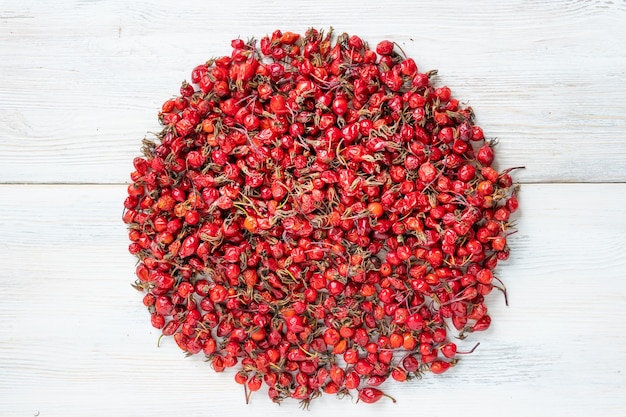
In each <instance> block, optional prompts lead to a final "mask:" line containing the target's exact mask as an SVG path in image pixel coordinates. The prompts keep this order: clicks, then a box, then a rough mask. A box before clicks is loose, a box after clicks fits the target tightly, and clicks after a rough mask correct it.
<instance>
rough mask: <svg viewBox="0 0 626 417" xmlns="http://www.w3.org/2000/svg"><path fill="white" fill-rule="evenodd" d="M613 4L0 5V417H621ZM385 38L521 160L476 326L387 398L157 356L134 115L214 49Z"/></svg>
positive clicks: (619, 165) (623, 324)
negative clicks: (303, 397)
mask: <svg viewBox="0 0 626 417" xmlns="http://www.w3.org/2000/svg"><path fill="white" fill-rule="evenodd" d="M625 22H626V2H625V1H624V0H613V1H600V0H589V1H584V0H578V1H574V0H570V1H567V0H562V1H529V2H523V1H500V0H492V1H481V2H468V1H464V0H456V1H447V2H440V1H429V2H418V1H410V0H404V1H388V2H386V1H378V2H367V3H366V2H361V1H356V0H343V1H336V0H332V1H330V0H317V1H307V2H302V3H297V2H295V1H294V2H291V1H288V0H273V1H264V2H260V1H259V2H256V1H253V0H247V1H244V0H230V1H181V2H175V1H157V0H146V1H125V0H75V1H70V0H66V1H51V0H46V1H43V0H32V1H31V0H20V1H15V0H0V249H1V250H0V416H2V417H4V416H11V417H13V416H17V417H20V416H42V417H47V416H155V415H160V416H174V415H177V416H178V415H184V416H188V417H193V416H224V415H233V416H245V415H248V416H293V415H299V414H300V413H302V414H303V415H309V416H321V415H326V416H330V415H337V414H339V413H341V414H343V415H345V416H351V415H359V416H373V415H398V416H401V415H408V414H409V413H411V415H417V416H449V415H464V416H481V417H490V416H572V417H573V416H589V415H593V416H619V415H625V414H626V254H625V253H626V250H625V248H626V208H625V206H626V29H625V28H624V26H625V25H624V23H625ZM330 25H332V26H333V27H334V28H335V30H336V31H338V32H339V33H341V32H343V31H345V32H348V33H351V34H352V33H354V34H359V35H361V36H362V37H364V38H365V39H367V40H369V41H370V43H371V44H375V43H376V42H378V41H379V40H381V39H383V38H389V39H391V40H394V41H396V42H398V43H399V44H400V45H401V46H402V48H403V49H404V50H405V51H406V52H407V54H408V55H410V56H412V57H414V58H415V59H416V61H417V63H418V65H419V66H420V67H421V68H423V69H433V68H437V69H439V73H440V76H439V79H438V82H439V83H440V84H444V83H445V84H447V85H449V86H450V87H451V88H452V90H453V93H454V94H455V96H456V97H458V98H460V99H463V100H467V101H469V103H470V104H471V105H472V106H473V108H474V109H475V111H476V113H477V116H478V122H479V124H481V125H482V126H483V127H484V130H485V132H486V133H487V134H488V135H489V136H491V137H498V138H499V140H500V145H499V146H498V148H497V158H498V160H499V162H500V166H501V167H507V166H518V165H524V166H526V168H527V169H526V170H524V171H519V172H517V179H518V180H519V181H520V182H522V192H521V195H520V199H521V210H520V215H519V223H518V224H519V230H520V231H519V233H518V234H516V235H515V236H514V237H512V238H511V246H512V256H511V259H510V261H508V262H507V263H505V264H503V265H502V266H500V267H499V276H500V277H502V279H503V280H504V281H505V282H506V284H507V286H508V288H509V293H510V306H509V307H505V306H504V305H503V302H502V299H501V298H500V297H497V296H495V295H494V297H493V298H492V299H491V307H490V310H491V311H492V313H493V317H494V323H493V325H492V327H491V328H490V329H489V330H488V331H487V332H484V333H482V334H474V335H472V336H471V337H470V338H469V340H468V341H467V344H468V345H471V344H473V343H474V342H475V341H478V340H479V341H481V345H480V347H479V349H478V350H477V351H476V352H475V353H474V354H473V355H470V356H469V357H466V358H464V360H463V361H462V362H461V363H460V364H459V366H458V367H456V368H455V369H453V370H452V371H451V372H449V373H447V374H445V375H442V376H434V375H429V376H427V377H425V378H424V379H423V380H421V381H415V382H413V383H407V384H389V385H388V386H387V387H386V388H387V390H388V391H389V392H391V393H392V394H393V395H394V396H395V397H396V398H397V400H398V402H397V404H392V403H391V402H388V401H387V402H386V401H381V402H380V403H378V404H375V405H371V406H370V405H365V404H355V403H354V401H353V400H350V399H344V400H341V401H340V400H337V399H335V398H334V397H329V396H325V397H324V398H323V399H321V400H316V401H315V402H314V403H313V404H312V407H311V410H310V411H309V412H304V411H299V410H298V408H297V407H298V406H297V403H296V402H295V401H286V402H285V403H283V405H281V406H277V405H274V404H272V403H271V402H270V401H269V399H267V397H266V396H265V394H262V393H258V394H255V395H253V398H252V403H251V404H250V405H247V406H246V405H245V404H244V395H243V393H242V392H241V387H239V386H236V385H235V383H234V382H233V381H232V373H226V374H215V373H214V372H213V371H212V370H211V369H210V367H209V366H208V365H207V364H206V363H204V362H202V360H201V358H186V359H185V358H183V355H182V353H181V352H180V351H179V349H178V348H177V347H176V346H175V345H174V342H173V341H172V340H171V339H167V340H166V341H165V342H164V343H162V345H161V347H160V348H157V346H156V341H157V337H158V332H157V331H155V330H154V329H152V328H151V326H150V324H149V319H148V314H147V312H146V311H145V309H144V307H143V306H142V305H141V297H140V295H139V294H138V293H136V292H135V291H134V290H133V289H132V288H131V287H130V285H129V283H130V282H131V281H132V280H133V276H134V275H133V271H134V258H133V257H132V256H130V255H129V254H128V253H127V250H126V247H127V243H128V242H127V237H126V229H125V226H124V225H123V224H122V222H121V212H122V201H123V198H124V195H125V188H126V187H125V182H126V181H127V178H128V173H129V172H130V171H131V169H132V165H131V161H132V158H133V157H134V156H136V155H138V152H139V147H140V141H141V139H142V138H143V137H144V135H145V134H146V132H147V131H156V130H158V128H159V127H158V124H157V121H156V112H157V109H158V108H159V107H160V104H161V102H162V101H164V100H165V99H166V98H168V97H170V96H171V95H173V94H175V93H176V92H177V90H178V86H179V83H180V82H181V81H182V80H183V79H185V78H188V76H189V71H190V70H191V68H193V67H194V66H195V65H196V64H198V63H200V62H203V61H205V60H206V59H207V58H209V57H211V56H215V55H221V54H225V53H228V52H229V41H230V40H231V39H232V38H235V37H238V36H241V37H244V38H246V37H248V36H252V35H254V36H255V37H257V38H259V37H261V36H262V35H264V34H266V33H271V31H273V30H274V29H276V28H281V29H283V30H292V31H298V32H303V31H304V30H306V28H307V27H310V26H315V27H319V28H325V27H328V26H330Z"/></svg>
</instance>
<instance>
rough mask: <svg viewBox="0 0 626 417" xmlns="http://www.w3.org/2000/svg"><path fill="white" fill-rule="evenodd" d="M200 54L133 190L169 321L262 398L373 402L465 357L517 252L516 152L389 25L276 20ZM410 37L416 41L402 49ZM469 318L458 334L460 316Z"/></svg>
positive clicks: (131, 215) (148, 260)
mask: <svg viewBox="0 0 626 417" xmlns="http://www.w3.org/2000/svg"><path fill="white" fill-rule="evenodd" d="M231 46H232V52H231V54H230V56H223V57H221V58H217V59H211V60H210V61H208V62H207V63H205V64H201V65H198V66H197V67H196V68H194V69H193V71H192V73H191V83H187V82H184V83H183V84H182V86H181V88H180V95H179V96H178V97H176V98H173V99H170V100H167V101H166V102H165V103H164V104H163V106H162V109H161V111H160V113H159V121H160V122H161V124H162V125H163V126H164V127H163V130H162V131H161V132H160V133H159V134H158V135H157V136H158V137H157V139H158V140H155V141H149V140H144V144H143V145H144V146H143V154H144V156H143V157H138V158H135V160H134V161H133V162H134V168H135V170H134V171H133V172H132V173H131V179H132V184H131V185H130V186H129V187H128V197H127V198H126V200H125V202H124V207H125V212H124V215H123V220H124V222H125V223H126V224H127V225H128V228H129V238H130V240H131V244H130V247H129V250H130V253H132V254H133V255H135V256H136V257H137V258H138V259H139V263H138V266H137V270H136V274H137V281H136V282H135V284H134V285H135V287H136V288H137V289H139V290H141V291H143V292H145V296H144V299H143V303H144V304H145V306H146V307H147V308H148V310H149V312H150V314H151V322H152V325H153V326H154V327H155V328H157V329H161V330H162V333H163V335H165V336H173V338H174V340H175V341H176V343H177V344H178V346H179V347H180V348H181V349H182V350H183V351H185V352H187V353H188V354H204V355H206V358H207V360H208V361H210V363H211V364H212V367H213V369H214V370H215V371H218V372H219V371H223V370H224V369H225V368H227V367H233V366H238V372H237V373H236V375H235V379H236V381H237V382H238V383H240V384H244V387H245V389H246V393H247V394H246V400H247V399H248V397H249V395H250V393H251V392H253V391H257V390H259V389H260V388H261V386H262V384H263V383H265V384H266V385H267V386H268V394H269V396H270V398H271V399H272V400H273V401H275V402H279V401H281V400H283V399H285V398H295V399H298V400H302V401H303V402H304V403H305V404H308V402H309V401H310V400H311V399H313V398H315V397H317V396H319V395H320V394H322V393H327V394H340V395H345V394H349V393H351V392H354V391H353V390H356V392H355V393H357V392H358V394H357V395H358V398H359V400H361V401H363V402H375V401H377V400H378V399H380V398H381V397H382V396H383V395H384V394H383V393H382V391H380V390H379V389H377V388H375V387H377V386H379V385H380V384H382V383H383V382H384V381H385V380H387V379H388V378H390V377H391V378H392V379H394V380H396V381H406V380H409V379H412V378H415V377H420V376H421V375H422V374H423V373H425V372H428V371H430V372H432V373H435V374H439V373H442V372H445V371H446V370H448V369H449V368H450V367H451V366H453V365H455V364H456V363H457V360H458V359H456V355H457V354H459V353H462V352H458V351H457V346H456V344H455V343H454V342H451V341H450V337H451V336H456V337H459V338H460V339H463V338H464V337H465V336H466V335H467V334H468V333H470V332H474V331H479V330H485V329H487V328H488V327H489V324H490V322H491V319H490V316H489V315H488V313H487V307H486V305H485V296H486V295H487V294H489V293H490V292H491V291H492V290H493V289H494V288H497V289H500V290H502V291H503V292H504V293H505V295H506V292H505V291H504V287H503V286H502V284H501V283H500V281H499V280H498V279H497V278H496V277H495V276H494V273H493V270H494V268H495V267H496V264H497V263H498V261H499V260H505V259H507V258H508V256H509V249H508V246H507V236H508V235H509V234H510V233H511V229H510V226H511V224H510V221H509V216H510V215H511V213H513V212H514V211H515V210H516V209H517V207H518V201H517V199H516V196H515V194H516V193H515V191H516V187H515V186H513V182H512V179H511V176H510V170H505V171H503V172H498V171H496V170H495V169H494V168H492V162H493V160H494V151H493V147H492V145H493V143H492V142H490V141H486V140H485V138H484V135H483V131H482V129H481V128H480V127H478V126H477V125H475V124H474V114H473V112H472V109H471V108H470V107H464V106H461V105H459V101H458V100H456V99H454V98H453V97H452V96H451V94H450V89H449V88H448V87H438V88H435V87H434V86H433V85H431V82H430V78H431V77H432V76H433V75H434V74H435V72H433V71H431V72H420V71H419V70H418V67H417V65H416V63H415V61H414V60H413V59H411V58H407V57H405V56H404V55H403V53H402V51H401V50H400V51H397V50H396V45H394V44H393V43H392V42H389V41H382V42H380V43H379V44H378V45H377V46H376V48H375V50H372V49H369V47H368V45H367V44H366V43H365V42H364V41H363V40H362V39H361V38H359V37H358V36H348V35H346V34H343V35H340V36H338V37H336V38H334V37H333V36H332V35H331V33H327V34H324V33H323V32H321V31H317V30H315V29H309V30H308V31H307V32H306V34H305V35H303V36H301V35H299V34H295V33H291V32H281V31H278V30H277V31H275V32H274V33H273V34H272V35H271V36H265V37H263V38H262V39H261V40H260V42H259V43H258V44H257V43H256V42H255V41H254V40H250V41H248V42H245V41H243V40H241V39H235V40H233V41H232V43H231ZM399 52H400V53H399ZM452 328H454V329H456V331H455V332H453V333H454V334H451V333H452V332H451V331H450V329H452Z"/></svg>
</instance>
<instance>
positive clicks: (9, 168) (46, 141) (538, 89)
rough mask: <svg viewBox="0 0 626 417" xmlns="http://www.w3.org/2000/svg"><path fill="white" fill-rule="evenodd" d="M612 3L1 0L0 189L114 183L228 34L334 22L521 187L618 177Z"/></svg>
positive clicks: (624, 83) (622, 111) (617, 42)
mask: <svg viewBox="0 0 626 417" xmlns="http://www.w3.org/2000/svg"><path fill="white" fill-rule="evenodd" d="M625 20H626V5H625V3H624V1H623V0H615V1H580V0H579V1H567V0H563V1H554V2H545V1H529V2H518V1H516V2H498V1H495V0H490V1H482V2H479V3H476V2H463V1H461V0H456V1H449V2H436V1H427V2H414V1H409V0H401V1H394V2H393V3H390V4H387V3H386V4H385V5H381V4H379V3H371V4H362V3H361V2H357V1H354V0H348V1H343V2H335V1H329V0H320V1H316V2H302V3H295V2H288V1H286V0H277V1H272V2H264V3H263V4H262V5H261V4H257V3H255V2H253V1H250V0H245V1H244V0H235V1H229V2H212V3H211V6H210V7H209V6H207V5H206V4H205V3H204V2H199V1H195V2H194V1H186V2H183V3H181V4H180V5H176V6H174V5H173V4H172V3H171V2H165V1H157V0H151V1H139V2H125V1H122V0H110V1H80V0H73V1H65V2H62V3H59V2H55V1H50V0H47V1H33V0H30V1H21V2H10V1H7V0H4V1H1V2H0V56H2V57H3V59H2V60H1V62H0V157H1V158H2V164H0V181H2V182H14V183H23V182H31V183H38V182H44V183H120V182H123V181H126V179H127V176H128V172H129V171H130V168H131V165H130V161H131V159H132V157H134V156H136V155H137V154H138V151H139V147H140V141H141V139H142V138H143V137H144V135H146V132H150V131H157V130H159V126H158V123H157V120H156V112H157V109H158V108H159V107H160V104H161V103H162V102H163V101H164V100H165V99H167V98H169V97H171V96H172V95H173V94H175V93H176V92H177V90H178V86H179V84H180V82H181V81H182V80H183V79H185V78H188V76H189V72H190V70H191V68H193V67H194V66H195V65H196V64H198V63H199V62H203V61H205V60H206V59H207V58H209V57H211V56H219V55H223V54H226V53H228V52H229V48H228V45H229V41H230V39H232V38H235V37H237V36H241V37H244V38H245V37H248V36H255V37H257V38H258V37H260V36H262V35H264V34H266V33H269V32H271V31H273V30H274V29H276V28H278V27H280V28H283V29H285V30H287V29H290V30H295V31H300V32H302V31H304V30H305V29H306V28H307V27H310V26H315V27H320V28H324V27H328V26H331V25H332V26H334V27H335V29H336V30H337V31H338V32H343V31H346V32H349V33H356V34H360V35H361V36H363V37H364V38H366V39H367V40H369V41H370V43H372V44H375V43H376V42H377V41H379V40H381V39H383V38H389V39H391V40H394V41H396V42H397V43H398V44H399V45H400V46H401V47H402V48H403V49H404V51H406V53H407V54H408V55H410V56H412V57H414V58H415V59H416V61H417V63H418V65H419V66H420V67H421V68H423V69H432V68H437V69H439V71H440V76H439V77H438V79H437V80H436V82H437V84H438V85H443V84H447V85H449V86H451V88H452V89H453V93H454V94H455V96H456V97H458V98H459V99H461V100H463V101H467V102H469V104H470V105H471V106H472V107H473V108H474V109H475V111H476V113H477V116H478V123H479V124H481V125H482V126H483V127H484V129H485V131H486V133H487V135H488V136H490V137H497V138H498V139H499V141H500V145H499V147H498V159H499V163H500V165H501V166H502V167H507V166H519V165H524V166H526V167H527V169H526V170H525V171H523V172H520V173H519V175H518V177H519V179H520V181H522V182H541V183H546V182H623V181H626V141H625V140H624V133H623V132H624V131H625V128H626V100H625V99H626V73H625V71H626V64H625V63H626V28H625V26H624V25H623V22H624V21H625Z"/></svg>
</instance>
